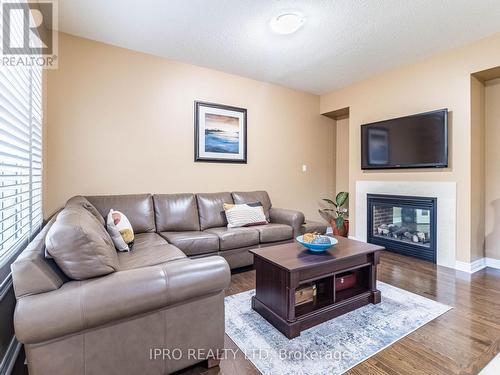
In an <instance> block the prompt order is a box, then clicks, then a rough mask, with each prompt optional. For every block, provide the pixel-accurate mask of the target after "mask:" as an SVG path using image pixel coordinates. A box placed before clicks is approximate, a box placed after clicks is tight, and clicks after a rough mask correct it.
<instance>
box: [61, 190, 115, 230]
mask: <svg viewBox="0 0 500 375" xmlns="http://www.w3.org/2000/svg"><path fill="white" fill-rule="evenodd" d="M72 205H76V206H81V207H83V208H85V209H86V210H87V211H89V212H90V213H91V214H92V215H94V216H95V218H96V219H97V220H99V222H100V223H101V225H106V221H105V220H104V218H103V217H102V215H101V213H100V212H99V211H98V210H97V208H95V207H94V205H93V204H92V203H90V202H89V200H88V199H87V198H85V197H83V196H81V195H76V196H74V197H72V198H70V199H68V201H67V202H66V206H72Z"/></svg>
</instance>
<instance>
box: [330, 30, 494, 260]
mask: <svg viewBox="0 0 500 375" xmlns="http://www.w3.org/2000/svg"><path fill="white" fill-rule="evenodd" d="M499 65H500V34H497V35H494V36H492V37H490V38H487V39H484V40H481V41H479V42H477V43H474V44H471V45H468V46H466V47H462V48H459V49H455V50H453V51H450V52H447V53H444V54H441V55H438V56H435V57H432V58H429V59H427V60H424V61H421V62H419V63H416V64H413V65H410V66H406V67H403V68H399V69H396V70H392V71H390V72H387V73H385V74H382V75H379V76H377V77H374V78H372V79H369V80H366V81H362V82H360V83H357V84H355V85H352V86H349V87H346V88H344V89H341V90H337V91H335V92H332V93H330V94H327V95H323V96H322V97H321V113H328V112H331V111H335V110H337V109H340V108H345V107H349V108H350V114H349V130H350V131H349V191H350V203H351V207H354V204H355V196H354V193H355V184H356V181H358V180H382V181H383V180H388V181H390V180H402V181H412V180H416V181H430V180H436V181H454V182H456V183H457V213H458V214H457V216H458V217H457V220H458V222H457V251H456V258H457V260H459V261H463V262H470V261H472V260H474V259H475V258H476V257H477V254H476V251H475V250H473V251H471V243H472V242H473V240H472V237H473V236H472V230H471V224H472V223H471V204H472V200H471V196H470V195H471V176H472V171H471V168H472V164H471V147H472V146H471V143H472V142H471V136H472V126H471V122H472V120H471V110H470V108H471V79H470V75H471V73H474V72H478V71H481V70H485V69H489V68H492V67H495V66H499ZM439 108H448V109H449V110H450V126H449V130H450V135H449V140H450V145H449V146H450V152H449V157H450V164H449V168H446V169H427V170H407V171H400V170H396V171H384V172H380V171H365V172H364V171H362V170H361V169H360V154H361V151H360V141H359V140H360V125H361V124H363V123H367V122H373V121H377V120H384V119H388V118H392V117H397V116H404V115H409V114H412V113H419V112H425V111H430V110H435V109H439ZM353 216H354V212H353V210H352V209H351V221H350V222H351V223H352V231H351V233H352V234H353V235H356V228H355V225H354V223H355V221H354V217H353Z"/></svg>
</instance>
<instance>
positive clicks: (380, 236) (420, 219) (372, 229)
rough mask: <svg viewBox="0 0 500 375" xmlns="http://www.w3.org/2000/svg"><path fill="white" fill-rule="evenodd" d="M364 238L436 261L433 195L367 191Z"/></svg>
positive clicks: (400, 252)
mask: <svg viewBox="0 0 500 375" xmlns="http://www.w3.org/2000/svg"><path fill="white" fill-rule="evenodd" d="M367 200H368V202H367V203H368V205H367V208H368V221H367V224H368V225H367V230H368V233H367V239H368V242H369V243H373V244H377V245H382V246H384V247H385V248H386V249H387V250H388V251H393V252H396V253H399V254H403V255H409V256H412V257H416V258H420V259H424V260H427V261H430V262H433V263H436V222H437V221H436V202H437V199H436V198H429V197H413V196H399V195H380V194H379V195H375V194H368V195H367Z"/></svg>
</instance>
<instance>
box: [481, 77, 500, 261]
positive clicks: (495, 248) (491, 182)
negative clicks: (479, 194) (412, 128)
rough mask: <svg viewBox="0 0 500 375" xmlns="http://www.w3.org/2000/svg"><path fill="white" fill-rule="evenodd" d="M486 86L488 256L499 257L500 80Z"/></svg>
mask: <svg viewBox="0 0 500 375" xmlns="http://www.w3.org/2000/svg"><path fill="white" fill-rule="evenodd" d="M485 86H486V90H485V114H486V116H485V123H486V131H485V134H486V135H485V149H486V158H485V169H486V171H485V175H486V185H485V186H486V194H485V210H486V223H485V226H486V246H485V247H486V250H485V255H486V257H488V258H493V259H500V79H496V80H493V81H488V82H486V83H485Z"/></svg>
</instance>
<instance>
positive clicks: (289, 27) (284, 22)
mask: <svg viewBox="0 0 500 375" xmlns="http://www.w3.org/2000/svg"><path fill="white" fill-rule="evenodd" d="M304 22H305V19H304V17H303V16H302V14H300V13H296V12H287V13H283V14H280V15H279V16H276V17H274V18H273V19H271V21H270V22H269V25H270V26H271V29H273V31H274V32H275V33H278V34H282V35H287V34H293V33H294V32H296V31H297V30H298V29H300V27H301V26H302V25H303V24H304Z"/></svg>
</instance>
